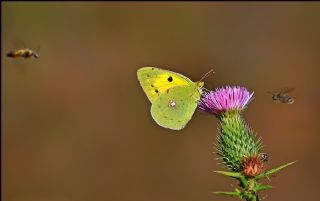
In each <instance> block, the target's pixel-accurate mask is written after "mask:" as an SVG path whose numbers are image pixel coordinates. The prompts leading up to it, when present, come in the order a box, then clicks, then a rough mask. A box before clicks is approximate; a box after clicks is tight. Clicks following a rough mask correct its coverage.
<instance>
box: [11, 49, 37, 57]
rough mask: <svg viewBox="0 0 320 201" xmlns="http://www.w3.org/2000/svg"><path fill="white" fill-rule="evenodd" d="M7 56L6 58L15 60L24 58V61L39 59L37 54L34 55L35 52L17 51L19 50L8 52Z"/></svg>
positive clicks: (28, 50)
mask: <svg viewBox="0 0 320 201" xmlns="http://www.w3.org/2000/svg"><path fill="white" fill-rule="evenodd" d="M7 56H8V57H12V58H17V57H21V58H25V59H28V58H31V57H33V58H35V59H38V58H39V54H38V53H36V52H35V51H32V50H30V49H27V48H25V49H19V50H13V51H9V52H8V53H7Z"/></svg>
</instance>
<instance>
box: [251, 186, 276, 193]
mask: <svg viewBox="0 0 320 201" xmlns="http://www.w3.org/2000/svg"><path fill="white" fill-rule="evenodd" d="M271 188H273V187H272V186H270V185H257V186H256V187H255V189H254V190H255V191H256V192H258V191H263V190H268V189H271Z"/></svg>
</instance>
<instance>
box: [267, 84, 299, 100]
mask: <svg viewBox="0 0 320 201" xmlns="http://www.w3.org/2000/svg"><path fill="white" fill-rule="evenodd" d="M294 89H295V88H294V87H285V88H283V89H281V90H280V91H279V92H275V93H274V92H270V91H268V93H269V94H272V100H274V101H275V102H280V103H286V104H292V103H294V99H293V98H292V97H291V96H289V95H288V94H287V93H289V92H292V91H293V90H294Z"/></svg>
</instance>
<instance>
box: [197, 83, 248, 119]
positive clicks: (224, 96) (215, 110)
mask: <svg viewBox="0 0 320 201" xmlns="http://www.w3.org/2000/svg"><path fill="white" fill-rule="evenodd" d="M252 96H253V92H252V93H251V94H250V92H249V91H248V90H247V89H246V88H245V87H240V86H234V87H231V86H226V87H225V88H223V87H222V88H218V89H216V90H214V91H210V92H208V93H205V94H204V95H203V96H202V98H201V100H200V102H199V104H198V108H199V109H201V110H203V111H205V112H209V113H212V114H215V115H218V114H220V113H221V112H226V111H230V110H238V111H241V110H243V109H245V107H246V106H247V105H248V104H249V102H250V101H251V100H252Z"/></svg>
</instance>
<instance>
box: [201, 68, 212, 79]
mask: <svg viewBox="0 0 320 201" xmlns="http://www.w3.org/2000/svg"><path fill="white" fill-rule="evenodd" d="M213 73H214V71H213V69H210V70H209V71H208V72H207V73H206V74H204V76H202V78H201V79H200V80H199V81H202V80H204V79H206V78H207V77H209V76H210V75H211V74H213Z"/></svg>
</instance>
